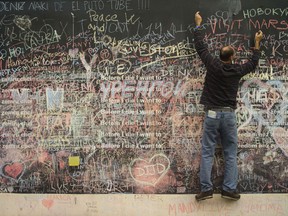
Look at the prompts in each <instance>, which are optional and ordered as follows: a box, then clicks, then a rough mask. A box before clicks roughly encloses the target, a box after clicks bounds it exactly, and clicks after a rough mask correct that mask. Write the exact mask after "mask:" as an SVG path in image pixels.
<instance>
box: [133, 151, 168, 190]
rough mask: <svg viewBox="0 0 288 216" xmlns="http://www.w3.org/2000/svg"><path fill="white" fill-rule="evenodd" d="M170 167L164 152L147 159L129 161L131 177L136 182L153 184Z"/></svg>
mask: <svg viewBox="0 0 288 216" xmlns="http://www.w3.org/2000/svg"><path fill="white" fill-rule="evenodd" d="M169 169H170V160H169V159H168V158H167V156H166V155H164V154H156V155H154V156H153V157H151V158H150V159H149V160H145V159H141V158H137V159H134V160H133V161H132V162H131V163H130V167H129V171H130V175H131V177H132V178H133V179H134V180H135V181H136V182H138V183H141V184H144V185H150V186H154V187H155V185H156V184H157V183H158V182H159V181H160V180H161V179H162V178H163V177H164V176H165V174H166V173H167V172H168V171H169Z"/></svg>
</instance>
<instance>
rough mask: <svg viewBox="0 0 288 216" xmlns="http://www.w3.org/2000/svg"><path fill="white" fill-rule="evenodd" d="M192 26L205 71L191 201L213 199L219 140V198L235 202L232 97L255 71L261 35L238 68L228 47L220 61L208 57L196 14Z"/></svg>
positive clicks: (235, 125)
mask: <svg viewBox="0 0 288 216" xmlns="http://www.w3.org/2000/svg"><path fill="white" fill-rule="evenodd" d="M195 23H196V28H195V30H194V39H195V48H196V51H197V53H198V55H199V56H200V58H201V60H202V62H203V63H204V65H205V67H206V69H207V73H206V77H205V82H204V88H203V92H202V95H201V99H200V103H201V104H203V105H204V109H205V119H204V126H203V136H202V151H201V164H200V184H201V192H200V193H199V194H197V195H196V196H195V198H196V200H197V201H200V200H205V199H209V198H212V197H213V185H212V181H211V171H212V165H213V159H214V152H215V146H216V144H217V141H218V140H219V139H218V137H220V140H221V144H222V148H223V155H224V161H225V169H224V180H223V184H222V192H221V195H222V197H223V198H228V199H232V200H238V199H240V195H239V194H238V193H237V191H236V188H237V182H238V168H237V143H238V137H237V136H238V135H237V122H236V114H235V109H236V105H237V102H236V96H237V91H238V85H239V82H240V79H241V78H242V77H243V76H244V75H246V74H248V73H250V72H252V71H253V70H255V68H256V66H257V64H258V60H259V57H260V51H259V48H260V41H261V40H262V37H263V33H262V32H261V31H259V32H257V33H256V34H255V48H254V50H253V55H252V57H251V59H250V60H249V61H247V62H246V63H245V64H242V65H240V64H233V60H234V58H235V50H234V49H233V47H231V46H225V47H223V48H222V49H221V50H220V59H218V58H214V57H213V56H212V55H211V54H210V53H209V51H208V47H207V45H206V44H205V43H204V42H203V36H202V31H201V23H202V17H201V16H200V14H199V12H197V13H196V14H195Z"/></svg>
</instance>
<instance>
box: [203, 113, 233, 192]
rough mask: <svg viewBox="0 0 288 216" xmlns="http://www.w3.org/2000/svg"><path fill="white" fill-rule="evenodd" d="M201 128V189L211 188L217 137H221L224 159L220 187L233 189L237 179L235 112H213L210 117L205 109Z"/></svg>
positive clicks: (228, 189)
mask: <svg viewBox="0 0 288 216" xmlns="http://www.w3.org/2000/svg"><path fill="white" fill-rule="evenodd" d="M209 116H210V117H209ZM203 130H204V131H203V137H202V157H201V164H200V184H201V191H202V192H205V191H209V190H212V189H213V184H212V181H211V171H212V165H213V159H214V153H215V147H216V144H217V141H218V140H219V138H220V139H221V144H222V148H223V155H224V161H225V169H224V180H223V184H222V189H223V190H225V191H229V192H232V191H235V190H236V188H237V181H238V168H237V143H238V137H237V122H236V114H235V112H213V115H212V117H211V115H208V111H206V114H205V120H204V128H203Z"/></svg>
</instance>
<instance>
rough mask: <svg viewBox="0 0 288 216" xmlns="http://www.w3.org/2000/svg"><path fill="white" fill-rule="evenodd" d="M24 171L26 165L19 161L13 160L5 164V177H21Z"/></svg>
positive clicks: (3, 170)
mask: <svg viewBox="0 0 288 216" xmlns="http://www.w3.org/2000/svg"><path fill="white" fill-rule="evenodd" d="M23 171H24V165H23V164H22V163H19V162H13V163H9V164H5V165H4V166H3V169H2V172H3V174H4V176H5V177H8V178H12V179H15V180H17V179H19V178H20V177H21V176H22V174H23Z"/></svg>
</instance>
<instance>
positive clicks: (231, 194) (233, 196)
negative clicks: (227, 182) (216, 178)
mask: <svg viewBox="0 0 288 216" xmlns="http://www.w3.org/2000/svg"><path fill="white" fill-rule="evenodd" d="M221 197H222V198H225V199H230V200H239V199H240V194H238V193H237V192H236V191H233V192H228V191H225V190H222V192H221Z"/></svg>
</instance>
